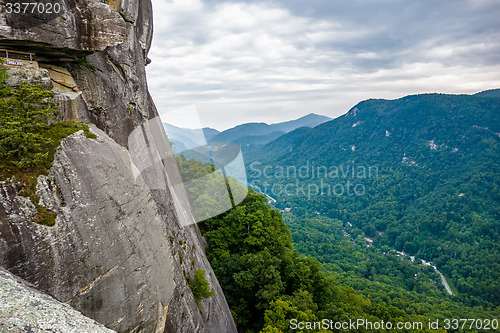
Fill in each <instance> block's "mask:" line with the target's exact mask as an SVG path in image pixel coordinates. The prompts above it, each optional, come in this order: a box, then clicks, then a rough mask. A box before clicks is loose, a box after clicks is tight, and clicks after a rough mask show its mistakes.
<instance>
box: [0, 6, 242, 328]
mask: <svg viewBox="0 0 500 333" xmlns="http://www.w3.org/2000/svg"><path fill="white" fill-rule="evenodd" d="M5 2H6V1H4V0H0V5H2V6H3V5H4V4H5ZM59 3H60V4H61V12H60V13H59V14H58V15H52V16H47V17H41V18H39V19H37V20H29V19H26V20H19V18H18V19H14V18H13V16H12V15H11V16H9V15H7V14H5V12H3V13H2V14H0V48H4V49H10V50H15V51H23V52H32V53H35V54H36V60H37V62H38V65H39V67H38V69H37V71H38V73H43V75H42V77H43V78H45V81H47V77H50V79H51V82H50V84H48V85H46V86H45V89H53V91H54V92H55V95H56V96H55V97H56V98H55V100H56V102H57V104H58V105H59V114H58V117H57V119H58V120H74V121H80V122H84V123H87V124H89V126H90V128H91V131H92V132H93V133H95V134H96V136H97V138H96V139H91V138H87V137H86V136H85V135H84V134H83V133H82V132H78V133H75V134H73V135H71V136H69V137H68V138H66V139H63V141H62V145H61V147H60V149H59V151H58V153H57V154H56V157H55V159H54V162H53V165H52V167H51V168H50V170H49V174H48V176H40V177H39V178H38V185H37V194H38V195H39V197H40V205H42V206H44V207H45V208H46V209H48V210H50V211H54V212H56V213H57V218H56V224H55V226H53V227H48V226H42V225H38V224H36V223H35V222H34V216H35V214H36V208H35V206H34V204H33V203H32V202H30V200H29V199H27V198H24V197H22V196H19V192H20V191H21V190H22V184H20V183H19V182H18V181H17V180H16V179H14V178H12V179H8V180H5V181H2V182H0V266H1V267H3V268H4V269H6V270H7V271H9V272H11V273H12V274H15V275H16V276H18V277H19V278H22V279H24V280H26V281H27V282H28V283H31V284H32V285H33V286H34V287H36V288H37V289H38V290H40V291H42V292H45V293H47V294H49V295H50V296H52V297H54V298H55V299H57V300H58V301H60V302H64V303H67V304H69V305H70V306H72V307H74V308H75V309H76V310H78V311H80V312H81V313H82V314H83V315H85V316H88V317H90V318H92V319H94V320H96V321H97V322H99V323H101V324H103V325H105V326H106V327H108V328H110V329H113V330H116V331H118V332H132V331H133V332H236V328H235V325H234V321H233V319H232V316H231V313H230V311H229V308H228V306H227V302H226V300H225V298H224V295H223V293H222V290H221V288H220V286H219V284H218V281H217V279H216V278H215V275H214V273H213V270H212V268H211V267H210V264H209V263H208V261H207V259H206V256H205V254H204V250H203V245H202V244H203V242H202V241H201V235H200V233H199V230H198V228H197V227H196V226H195V225H191V226H189V227H181V225H183V223H180V219H183V218H186V217H185V216H184V215H182V214H180V213H179V211H178V210H176V209H175V203H176V201H178V199H177V198H176V194H175V192H174V191H172V190H171V180H170V179H169V176H168V172H167V171H166V170H165V167H164V165H165V164H164V163H162V159H161V157H159V156H160V155H164V154H165V153H166V154H167V155H169V156H171V155H172V152H171V151H170V148H169V147H168V145H166V146H164V145H158V144H156V143H155V138H154V135H153V134H152V132H151V129H150V126H148V122H149V120H151V119H154V118H156V117H157V116H158V113H157V111H156V108H155V106H154V104H153V101H152V99H151V97H150V95H149V93H148V90H147V82H146V75H145V64H146V59H147V53H148V50H149V47H150V44H151V38H152V26H153V25H152V6H151V3H150V1H128V0H123V1H121V2H120V6H119V8H117V9H115V8H112V7H111V6H108V5H107V4H106V3H105V2H104V1H97V0H79V1H76V0H64V1H59ZM26 69H27V68H26ZM14 70H15V71H17V74H16V75H17V77H22V78H26V80H27V81H30V82H34V83H36V82H37V80H41V78H40V77H37V76H36V75H31V74H30V73H28V72H25V71H24V69H23V68H15V69H14V68H12V69H9V68H7V72H9V71H11V74H14V72H13V71H14ZM13 77H14V76H13ZM132 132H134V133H136V134H137V133H139V137H141V138H142V141H141V142H142V144H141V145H134V146H130V143H129V135H130V134H131V133H132ZM159 149H161V150H166V152H165V151H159ZM137 156H141V159H146V160H147V161H146V162H145V163H147V164H148V165H149V168H148V169H147V170H144V171H143V170H141V171H143V172H142V175H140V177H138V174H137V172H138V171H137V169H136V168H135V166H134V164H133V163H132V161H133V160H134V158H137ZM184 224H185V223H184ZM198 269H203V270H205V271H206V277H207V280H208V281H209V282H210V285H211V287H212V288H213V289H214V292H215V295H214V296H212V297H209V298H208V299H205V300H202V301H201V302H200V308H198V306H197V303H196V301H195V299H194V297H193V294H192V293H191V290H190V289H189V286H188V284H187V281H186V277H192V276H193V275H194V272H195V271H196V270H198ZM32 310H33V309H32Z"/></svg>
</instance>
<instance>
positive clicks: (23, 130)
mask: <svg viewBox="0 0 500 333" xmlns="http://www.w3.org/2000/svg"><path fill="white" fill-rule="evenodd" d="M7 78H8V76H7V73H6V71H5V70H2V71H0V180H6V179H9V178H11V177H15V179H16V180H17V181H18V182H19V183H20V185H21V187H22V189H21V190H20V191H19V193H18V194H19V195H22V196H25V197H28V198H30V200H31V201H32V202H33V203H34V204H35V206H36V209H37V211H38V213H37V215H36V216H35V221H36V222H37V223H40V224H44V225H48V226H52V225H54V224H55V217H56V213H54V212H49V211H47V210H46V209H45V207H43V206H40V205H39V204H38V203H39V200H40V198H39V197H38V196H37V195H36V193H35V192H36V184H37V178H38V176H39V175H47V173H48V169H49V168H50V166H51V165H52V161H53V159H54V155H55V152H56V149H57V147H58V146H59V145H60V144H61V140H62V139H63V138H65V137H67V136H68V135H71V134H73V133H75V132H77V131H79V130H83V131H85V133H86V136H87V137H89V138H95V135H94V134H93V133H90V132H89V128H88V126H87V125H84V124H81V123H76V122H59V123H53V122H51V120H52V119H53V118H54V117H55V114H56V111H57V107H56V106H55V103H54V93H53V92H52V91H44V90H42V89H41V85H33V84H30V83H28V82H22V83H21V84H20V85H19V87H18V88H16V89H12V88H11V87H8V86H6V84H5V81H6V79H7Z"/></svg>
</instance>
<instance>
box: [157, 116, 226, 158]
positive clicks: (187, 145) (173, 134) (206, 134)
mask: <svg viewBox="0 0 500 333" xmlns="http://www.w3.org/2000/svg"><path fill="white" fill-rule="evenodd" d="M163 127H164V128H165V132H166V133H167V136H168V139H169V140H170V141H171V142H173V143H174V150H175V151H176V152H181V151H185V150H188V149H193V148H196V147H199V146H203V145H206V144H207V142H206V140H210V139H211V138H213V137H214V136H216V135H217V134H219V131H217V130H216V129H213V128H210V127H205V128H203V129H191V128H181V127H177V126H174V125H170V124H167V123H163Z"/></svg>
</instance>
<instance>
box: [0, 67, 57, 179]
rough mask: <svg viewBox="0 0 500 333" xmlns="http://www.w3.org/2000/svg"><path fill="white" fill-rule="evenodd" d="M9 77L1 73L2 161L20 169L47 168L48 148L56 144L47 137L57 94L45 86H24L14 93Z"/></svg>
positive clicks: (20, 86) (0, 142) (0, 122)
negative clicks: (7, 84) (7, 82)
mask: <svg viewBox="0 0 500 333" xmlns="http://www.w3.org/2000/svg"><path fill="white" fill-rule="evenodd" d="M6 79H7V74H6V72H5V70H3V71H1V72H0V97H1V98H0V160H2V161H4V162H5V161H10V162H11V163H12V164H14V165H15V166H17V167H18V168H20V169H26V168H29V167H32V166H38V165H43V164H45V163H46V162H47V161H48V159H49V156H48V153H47V148H46V147H47V146H49V145H51V144H52V140H51V139H50V138H48V137H47V136H46V135H44V130H46V129H47V128H48V122H49V120H50V119H52V118H54V115H55V112H56V110H57V108H56V107H55V106H54V101H53V98H54V93H53V92H52V91H43V90H41V85H31V84H29V83H27V82H21V84H20V85H19V88H17V89H16V90H15V91H14V92H13V93H12V92H11V90H10V87H6V86H5V80H6ZM4 167H5V166H4Z"/></svg>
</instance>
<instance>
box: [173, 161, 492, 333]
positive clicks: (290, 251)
mask: <svg viewBox="0 0 500 333" xmlns="http://www.w3.org/2000/svg"><path fill="white" fill-rule="evenodd" d="M178 162H179V166H180V168H181V172H182V173H183V174H185V175H186V174H191V175H192V174H205V173H206V172H209V171H210V169H211V168H210V166H206V165H203V164H201V163H199V162H197V161H195V160H187V159H185V158H182V156H181V157H178ZM192 190H195V189H192ZM283 217H284V220H285V221H286V222H287V224H288V225H290V228H291V229H292V232H290V228H289V227H288V226H287V225H286V224H285V223H284V221H283ZM199 226H200V230H201V231H202V234H203V235H204V237H205V239H206V241H207V244H208V247H207V250H206V252H207V256H208V258H209V260H210V262H211V264H212V266H213V268H214V271H215V273H216V275H217V278H218V280H219V282H220V284H221V286H222V288H223V290H224V293H225V295H226V298H227V300H228V303H229V306H230V308H231V311H232V313H233V316H234V318H235V321H236V323H237V326H238V329H239V330H240V332H259V331H262V332H292V331H294V330H292V329H291V328H290V327H291V326H290V325H291V322H290V320H292V319H297V320H299V321H304V322H316V321H321V320H323V319H328V320H332V321H333V322H343V321H348V320H349V319H351V320H356V319H365V320H368V321H371V322H377V321H378V322H380V321H382V320H384V321H390V322H392V323H397V322H408V321H410V322H422V323H427V322H428V321H429V320H430V319H432V320H434V319H440V320H444V319H446V318H461V317H463V316H464V317H468V318H483V317H484V318H497V317H498V312H497V313H495V312H493V311H490V310H488V311H486V312H485V311H484V309H483V308H470V307H466V306H464V305H463V304H461V303H460V302H459V301H457V300H456V299H453V298H451V297H449V296H448V295H447V294H446V292H445V291H444V290H442V288H436V286H438V283H437V281H439V276H438V274H437V273H436V272H434V271H433V270H432V269H431V268H429V267H427V266H419V265H417V264H413V263H410V262H409V261H408V260H406V259H403V258H398V257H397V256H395V255H392V256H390V255H389V256H387V255H384V254H382V253H381V252H380V251H378V250H377V249H376V247H375V246H371V247H366V240H365V239H364V238H363V237H362V232H361V231H357V230H354V229H353V230H349V231H351V232H352V233H353V235H355V234H356V233H358V237H357V240H356V241H355V242H354V243H355V244H352V243H351V241H350V240H347V239H346V237H344V236H343V234H342V231H343V226H342V223H341V222H340V221H334V220H332V219H329V218H327V217H322V216H318V217H314V218H311V219H306V220H305V219H298V218H296V217H295V216H293V214H290V213H286V214H285V215H284V216H282V215H281V214H280V213H279V211H278V210H277V209H274V208H272V207H270V206H269V205H268V204H267V202H266V198H265V197H264V196H262V195H260V194H258V193H256V192H254V191H252V190H250V191H249V194H248V196H247V198H246V199H245V200H244V201H243V202H242V203H241V204H240V205H238V206H237V207H236V208H234V209H233V210H231V211H229V212H226V213H224V214H222V215H220V216H218V217H215V218H212V219H209V220H207V221H205V222H202V223H200V224H199ZM353 237H354V236H353ZM292 238H293V239H294V243H295V244H296V245H295V246H296V249H297V250H298V251H299V252H300V253H307V254H310V255H311V256H315V257H317V258H319V259H320V260H321V261H322V262H324V263H325V267H326V270H325V269H324V268H323V267H322V265H321V264H320V263H319V262H318V260H316V259H314V258H312V257H307V256H303V255H299V254H298V253H297V252H296V251H295V250H294V246H293V245H292ZM386 251H387V252H390V251H389V249H386ZM329 254H330V256H329ZM438 289H439V290H438ZM424 328H426V326H424ZM295 331H297V330H295ZM316 331H321V332H329V331H337V330H335V329H333V330H326V329H325V330H316ZM347 331H349V330H347ZM350 331H352V332H372V331H373V332H376V331H378V330H369V329H368V330H366V329H363V328H357V329H352V330H350ZM401 331H406V332H412V331H415V332H422V330H401Z"/></svg>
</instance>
